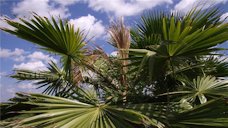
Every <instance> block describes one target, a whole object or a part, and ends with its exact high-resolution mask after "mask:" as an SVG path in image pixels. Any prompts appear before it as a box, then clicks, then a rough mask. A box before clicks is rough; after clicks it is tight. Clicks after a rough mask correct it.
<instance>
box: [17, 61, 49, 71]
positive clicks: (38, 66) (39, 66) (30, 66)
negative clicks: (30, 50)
mask: <svg viewBox="0 0 228 128" xmlns="http://www.w3.org/2000/svg"><path fill="white" fill-rule="evenodd" d="M13 68H15V69H26V70H33V71H42V70H47V68H46V65H45V64H44V63H43V62H42V61H33V62H26V63H24V62H23V63H21V64H14V65H13Z"/></svg>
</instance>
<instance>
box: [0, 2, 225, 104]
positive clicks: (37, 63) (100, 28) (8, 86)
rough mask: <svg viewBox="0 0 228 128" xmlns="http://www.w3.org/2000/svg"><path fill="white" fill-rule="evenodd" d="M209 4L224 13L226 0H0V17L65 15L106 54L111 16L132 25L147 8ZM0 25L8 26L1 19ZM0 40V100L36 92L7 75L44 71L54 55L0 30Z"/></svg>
mask: <svg viewBox="0 0 228 128" xmlns="http://www.w3.org/2000/svg"><path fill="white" fill-rule="evenodd" d="M196 1H201V2H200V3H196ZM212 4H213V6H219V7H220V8H221V10H222V11H223V13H224V14H223V16H222V17H221V18H225V17H226V16H228V8H226V7H228V0H0V6H1V7H0V9H1V16H0V17H1V18H2V17H3V16H7V17H10V18H12V19H13V20H16V21H17V20H18V17H24V18H29V17H31V12H36V13H37V14H39V15H41V16H46V17H50V16H52V15H54V16H60V17H62V18H66V19H68V20H69V21H70V22H71V23H72V24H75V25H74V26H75V27H79V28H81V29H83V30H84V31H85V32H86V33H88V38H90V37H93V40H92V43H95V44H96V45H99V46H100V47H102V48H104V50H105V51H106V52H107V53H109V54H110V53H112V52H113V50H114V49H113V48H112V47H111V46H110V45H108V44H107V43H106V42H107V27H108V25H109V23H110V21H112V20H113V19H116V18H118V17H120V16H124V18H125V22H126V24H127V25H128V26H131V27H133V26H134V23H135V22H136V21H139V19H140V15H141V14H142V13H143V12H145V11H147V10H166V11H168V12H171V11H174V10H178V11H179V12H181V13H183V14H184V13H186V12H187V11H188V10H189V9H190V8H191V7H193V6H196V5H198V6H203V7H204V8H207V7H209V6H210V5H212ZM0 26H1V27H9V26H8V25H7V24H5V23H4V22H2V21H0ZM0 42H1V47H0V59H1V60H0V62H1V63H0V64H1V65H0V89H1V92H0V99H1V100H0V101H6V100H7V99H8V98H10V97H12V96H13V95H14V93H15V92H17V91H23V92H40V91H41V90H36V89H35V86H34V85H33V84H32V83H29V82H27V83H25V82H19V83H18V81H16V80H14V79H10V78H9V77H8V76H9V75H11V74H12V73H13V69H15V68H19V69H31V70H45V69H46V66H47V64H48V62H50V60H53V61H56V62H58V59H57V57H56V56H52V55H49V54H48V53H45V52H44V51H41V50H39V49H38V47H37V46H35V45H32V44H31V43H28V42H26V41H24V40H21V39H18V38H16V37H14V36H12V35H9V34H7V33H4V32H2V31H0ZM224 47H228V44H224Z"/></svg>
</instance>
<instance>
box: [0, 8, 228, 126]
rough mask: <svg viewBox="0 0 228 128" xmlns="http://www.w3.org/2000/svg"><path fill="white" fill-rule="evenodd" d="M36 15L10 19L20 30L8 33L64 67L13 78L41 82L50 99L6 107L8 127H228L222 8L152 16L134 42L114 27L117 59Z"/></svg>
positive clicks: (21, 96) (26, 98)
mask: <svg viewBox="0 0 228 128" xmlns="http://www.w3.org/2000/svg"><path fill="white" fill-rule="evenodd" d="M33 16H34V17H33V18H32V19H31V20H25V19H21V21H20V22H16V21H12V20H10V19H5V21H6V23H8V24H9V25H10V26H12V27H14V29H12V30H11V29H7V28H1V30H3V31H6V32H8V33H11V34H13V35H16V36H18V37H19V38H22V39H25V40H27V41H30V42H32V43H35V44H37V45H39V46H41V49H44V50H46V51H49V52H51V53H55V54H57V55H59V56H60V57H61V61H60V63H61V65H62V66H63V68H62V69H61V68H59V67H58V66H57V64H55V63H53V62H52V63H50V64H49V67H48V70H47V71H38V72H34V71H30V70H20V69H16V70H15V74H14V75H12V77H13V78H16V79H18V80H21V81H24V80H29V81H37V80H38V82H37V83H36V84H37V85H38V88H41V87H45V90H44V92H43V93H46V94H33V93H31V94H25V93H18V94H17V96H16V97H15V98H13V99H11V102H8V103H4V104H1V106H0V109H1V110H2V111H3V113H1V117H4V121H3V122H1V123H0V125H1V126H5V127H6V126H7V127H47V128H52V127H66V128H77V127H83V128H87V127H88V128H90V127H97V128H100V127H107V128H110V127H111V128H125V127H129V128H131V127H137V128H141V127H142V128H143V127H158V128H165V127H180V128H182V127H184V128H185V127H186V128H190V127H194V128H198V127H200V128H201V127H207V128H208V127H228V122H227V121H228V115H227V111H228V109H227V108H228V107H227V101H226V98H227V97H228V93H227V92H228V82H227V80H222V79H226V77H227V74H228V64H227V62H226V61H225V60H221V58H222V57H223V56H222V55H220V56H217V55H218V53H217V51H220V50H225V49H224V48H218V45H219V44H221V43H224V42H225V41H227V39H228V35H227V33H228V25H227V23H222V22H221V21H220V17H221V13H220V11H219V10H218V9H211V10H209V9H208V10H201V9H192V11H190V12H189V13H187V14H186V15H185V16H180V15H174V14H171V15H169V14H166V13H164V12H155V13H148V14H146V15H144V16H142V20H141V22H139V23H137V24H136V27H135V28H133V29H132V30H131V37H130V33H129V30H128V28H127V27H125V25H124V23H123V20H122V21H120V22H118V23H113V24H112V25H111V27H110V30H109V32H110V34H111V40H112V43H113V44H114V46H116V48H117V49H118V56H117V57H115V56H108V55H107V54H106V53H105V52H104V51H102V49H100V48H97V49H95V50H92V49H90V48H89V46H88V44H87V43H85V42H84V39H85V37H84V34H83V33H82V32H81V31H80V30H74V26H73V25H71V24H69V23H68V22H67V21H65V22H64V21H63V20H61V19H60V18H59V20H58V21H56V20H55V19H54V18H53V17H52V19H47V18H45V17H40V16H38V15H36V14H34V15H33ZM129 48H130V49H129ZM47 94H48V95H47ZM171 94H172V95H171ZM174 94H178V95H177V96H178V98H177V96H175V95H174ZM50 95H55V96H50ZM24 106H26V107H24ZM12 112H16V114H19V115H20V117H17V116H15V113H14V114H12ZM17 119H19V120H18V122H16V123H15V121H17Z"/></svg>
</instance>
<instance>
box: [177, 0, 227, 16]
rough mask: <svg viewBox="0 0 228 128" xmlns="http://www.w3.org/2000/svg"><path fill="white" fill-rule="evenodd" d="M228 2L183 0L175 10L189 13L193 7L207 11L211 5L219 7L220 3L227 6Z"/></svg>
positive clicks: (223, 0) (221, 0)
mask: <svg viewBox="0 0 228 128" xmlns="http://www.w3.org/2000/svg"><path fill="white" fill-rule="evenodd" d="M227 1H228V0H181V1H180V2H179V3H177V4H176V5H175V7H174V10H177V11H179V12H183V13H187V12H188V11H189V10H190V9H192V8H193V7H198V8H203V9H206V8H208V7H210V6H211V5H217V4H220V3H223V4H225V3H226V2H227Z"/></svg>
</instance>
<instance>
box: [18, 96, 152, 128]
mask: <svg viewBox="0 0 228 128" xmlns="http://www.w3.org/2000/svg"><path fill="white" fill-rule="evenodd" d="M26 95H27V96H28V97H30V100H29V101H28V102H24V104H31V105H35V106H37V107H36V108H35V109H32V110H30V111H24V112H23V113H32V114H38V115H36V116H33V117H29V118H26V119H24V120H22V121H21V122H20V124H19V125H21V126H37V127H47V128H49V127H50V128H51V127H66V128H75V127H83V128H90V127H93V128H100V127H104V128H124V127H133V125H144V124H151V123H152V122H151V121H150V119H149V118H147V117H146V116H144V115H142V114H140V113H138V112H136V111H133V110H130V109H123V108H118V107H115V106H109V105H107V104H96V105H92V104H86V103H82V102H79V101H75V100H69V99H65V98H60V97H55V96H48V95H44V94H26Z"/></svg>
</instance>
